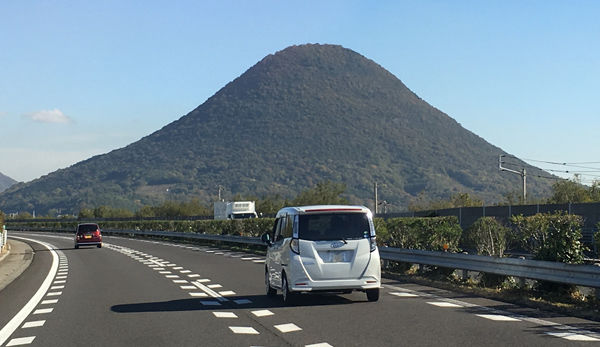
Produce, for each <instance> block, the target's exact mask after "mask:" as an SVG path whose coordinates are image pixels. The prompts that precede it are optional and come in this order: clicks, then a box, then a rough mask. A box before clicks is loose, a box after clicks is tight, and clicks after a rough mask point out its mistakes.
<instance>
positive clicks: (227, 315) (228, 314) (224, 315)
mask: <svg viewBox="0 0 600 347" xmlns="http://www.w3.org/2000/svg"><path fill="white" fill-rule="evenodd" d="M213 314H214V315H215V317H217V318H237V317H238V316H237V315H236V314H235V313H233V312H213Z"/></svg>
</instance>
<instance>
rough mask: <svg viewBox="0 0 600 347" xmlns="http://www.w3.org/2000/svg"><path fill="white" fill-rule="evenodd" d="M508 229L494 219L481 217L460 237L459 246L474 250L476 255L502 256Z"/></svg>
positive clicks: (506, 242) (507, 238)
mask: <svg viewBox="0 0 600 347" xmlns="http://www.w3.org/2000/svg"><path fill="white" fill-rule="evenodd" d="M509 234H510V229H509V228H507V227H506V226H504V225H502V224H501V223H500V222H498V221H497V220H496V218H494V217H481V218H479V219H478V220H476V221H475V223H473V224H472V225H471V226H470V227H469V228H467V230H465V232H464V233H463V236H462V241H461V244H462V245H463V246H465V247H469V248H474V249H476V250H477V254H480V255H488V256H498V257H502V256H504V251H506V248H507V247H508V240H509Z"/></svg>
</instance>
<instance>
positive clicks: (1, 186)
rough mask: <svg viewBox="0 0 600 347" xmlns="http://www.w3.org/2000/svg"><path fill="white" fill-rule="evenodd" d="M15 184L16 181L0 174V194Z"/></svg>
mask: <svg viewBox="0 0 600 347" xmlns="http://www.w3.org/2000/svg"><path fill="white" fill-rule="evenodd" d="M15 183H17V181H15V180H13V179H12V178H10V177H8V176H6V175H4V174H3V173H2V172H0V192H3V191H5V190H6V189H7V188H8V187H10V186H12V185H13V184H15Z"/></svg>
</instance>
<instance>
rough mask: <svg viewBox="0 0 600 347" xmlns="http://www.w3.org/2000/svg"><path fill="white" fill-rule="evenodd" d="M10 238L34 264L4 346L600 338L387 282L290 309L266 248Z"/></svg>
mask: <svg viewBox="0 0 600 347" xmlns="http://www.w3.org/2000/svg"><path fill="white" fill-rule="evenodd" d="M9 237H10V239H11V241H12V242H13V243H14V244H19V245H21V246H23V245H24V246H25V247H21V248H19V249H21V251H20V252H19V253H18V254H11V255H10V256H9V257H6V258H5V259H4V260H3V261H2V262H0V270H2V269H3V268H4V269H5V270H6V268H7V266H8V265H7V264H9V263H8V261H10V259H9V258H10V257H11V256H12V257H15V256H16V257H19V259H20V260H21V262H27V261H29V263H28V266H27V267H26V268H25V269H24V271H23V272H22V273H21V274H20V275H19V276H18V277H16V278H14V279H12V280H11V281H10V283H8V284H5V286H4V288H3V289H0V346H17V345H23V346H27V345H32V346H35V345H37V346H81V345H92V346H265V347H266V346H312V347H326V346H440V345H443V346H482V345H485V346H507V345H513V346H565V345H573V346H578V345H582V346H589V345H596V344H599V343H600V323H598V322H593V321H587V320H583V319H578V318H574V317H565V316H561V315H556V314H553V313H549V312H542V311H538V310H533V309H529V308H523V307H519V306H515V305H512V304H507V303H503V302H499V301H493V300H488V299H484V298H480V297H475V296H470V295H465V294H460V293H453V292H449V291H444V290H440V289H435V288H430V287H424V286H420V285H417V284H414V283H408V282H398V281H394V280H386V279H384V280H383V288H382V292H381V296H380V299H379V301H378V302H367V298H366V295H365V294H364V293H360V292H354V293H352V294H343V295H342V294H339V295H334V294H327V295H324V294H323V295H316V294H313V295H302V296H301V297H300V299H299V300H298V302H297V303H296V304H295V305H293V306H290V307H285V306H283V304H282V301H281V297H280V296H277V297H275V298H268V297H267V296H266V295H265V288H264V275H263V274H264V257H261V256H256V255H252V254H247V253H240V252H232V251H228V250H221V249H216V248H210V247H206V246H197V245H192V244H181V243H171V242H166V241H152V240H145V239H127V238H120V237H109V236H104V240H103V241H104V246H103V247H102V248H96V247H82V248H80V249H74V248H73V239H72V236H71V235H67V234H49V233H31V232H30V233H27V232H21V233H18V232H11V233H10V234H9ZM13 249H14V248H13ZM27 249H30V252H29V253H27ZM27 254H29V256H27ZM25 258H28V259H25ZM13 261H14V259H13ZM13 266H14V264H13ZM0 272H1V271H0ZM0 284H1V283H0ZM0 288H1V286H0Z"/></svg>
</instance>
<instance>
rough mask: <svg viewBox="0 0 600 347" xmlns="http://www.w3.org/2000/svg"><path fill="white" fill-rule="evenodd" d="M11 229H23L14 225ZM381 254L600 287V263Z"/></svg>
mask: <svg viewBox="0 0 600 347" xmlns="http://www.w3.org/2000/svg"><path fill="white" fill-rule="evenodd" d="M11 230H21V229H17V228H11ZM26 230H28V231H68V232H72V230H65V229H62V230H57V229H31V228H27V229H26ZM103 232H104V233H106V234H122V235H140V236H158V237H175V238H182V239H195V240H208V241H221V242H234V243H241V244H247V245H262V244H263V243H262V242H261V240H260V238H258V237H245V236H234V235H212V234H198V233H182V232H168V231H139V230H111V229H104V230H103ZM379 254H380V255H381V259H383V260H391V261H399V262H406V263H413V264H423V265H432V266H440V267H446V268H453V269H459V270H469V271H478V272H486V273H493V274H498V275H507V276H514V277H520V278H528V279H535V280H543V281H551V282H559V283H566V284H574V285H579V286H585V287H593V288H600V266H596V265H580V264H564V263H558V262H549V261H539V260H529V259H517V258H498V257H489V256H482V255H472V254H462V253H447V252H433V251H422V250H414V249H400V248H392V247H380V248H379Z"/></svg>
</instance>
